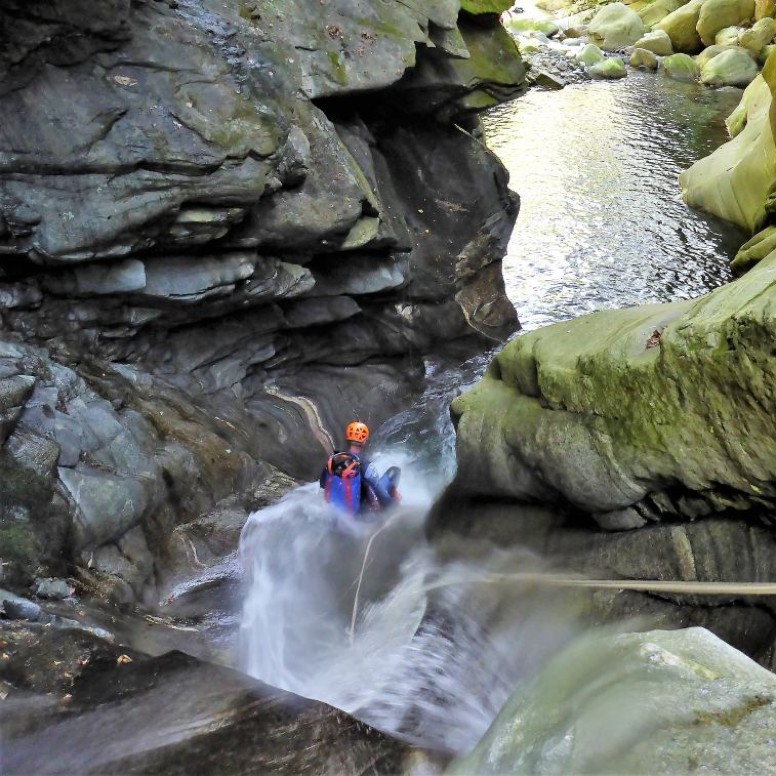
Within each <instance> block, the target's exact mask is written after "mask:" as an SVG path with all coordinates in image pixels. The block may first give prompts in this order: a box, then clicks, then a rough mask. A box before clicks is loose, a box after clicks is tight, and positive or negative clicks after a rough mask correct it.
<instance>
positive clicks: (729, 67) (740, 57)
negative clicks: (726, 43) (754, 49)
mask: <svg viewBox="0 0 776 776" xmlns="http://www.w3.org/2000/svg"><path fill="white" fill-rule="evenodd" d="M758 72H759V68H758V67H757V63H756V62H755V61H754V60H753V59H752V57H751V56H749V54H748V53H747V52H746V51H744V50H743V49H741V48H738V49H729V50H728V51H723V52H722V53H721V54H719V55H718V56H716V57H714V58H713V59H710V60H709V61H708V62H707V63H706V64H705V65H704V66H703V68H702V69H701V83H704V84H706V85H707V86H740V87H744V86H748V85H749V84H750V83H752V81H754V79H755V78H756V77H757V74H758Z"/></svg>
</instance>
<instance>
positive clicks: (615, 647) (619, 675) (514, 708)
mask: <svg viewBox="0 0 776 776" xmlns="http://www.w3.org/2000/svg"><path fill="white" fill-rule="evenodd" d="M774 738H776V678H774V676H773V674H771V673H770V672H768V671H766V670H765V669H764V668H761V667H760V666H758V665H757V664H755V663H754V662H752V661H751V660H749V659H748V658H747V657H745V656H744V655H742V654H741V653H740V652H738V651H737V650H735V649H733V648H732V647H730V646H729V645H728V644H726V643H725V642H724V641H722V640H720V639H718V638H717V637H715V636H713V635H712V634H711V633H709V632H708V631H706V630H704V629H702V628H690V629H686V630H677V631H659V630H658V631H648V632H645V633H622V634H611V633H592V634H590V635H588V636H584V637H580V638H579V639H577V640H576V641H574V642H572V643H571V644H570V645H569V646H568V647H567V648H566V649H564V650H562V651H561V652H560V653H558V654H556V655H553V656H552V657H551V658H550V659H549V661H548V662H547V664H546V665H545V666H544V667H543V668H542V669H541V670H540V671H539V673H538V675H537V676H535V677H534V678H533V679H531V680H529V681H528V682H526V683H525V684H524V685H522V686H521V687H520V688H518V689H517V690H516V691H515V692H514V694H513V695H512V697H511V698H510V699H509V700H508V701H507V703H506V705H505V706H504V707H503V708H502V710H501V711H500V712H499V714H498V716H497V717H496V719H495V721H494V722H493V724H492V725H491V727H490V729H489V731H488V732H487V733H486V735H485V736H484V737H483V739H482V740H481V741H480V743H479V744H478V745H477V746H476V747H475V749H474V751H473V752H472V753H471V754H470V755H468V756H467V757H465V758H462V759H461V760H458V761H456V762H454V763H453V764H452V766H451V767H450V768H449V771H448V772H449V773H451V774H462V775H463V774H469V773H478V774H502V773H526V774H527V773H545V772H555V773H650V774H676V773H686V772H688V771H692V770H695V769H696V768H697V769H698V770H700V771H702V772H703V771H708V772H713V773H763V774H774V773H776V759H774V757H773V740H774Z"/></svg>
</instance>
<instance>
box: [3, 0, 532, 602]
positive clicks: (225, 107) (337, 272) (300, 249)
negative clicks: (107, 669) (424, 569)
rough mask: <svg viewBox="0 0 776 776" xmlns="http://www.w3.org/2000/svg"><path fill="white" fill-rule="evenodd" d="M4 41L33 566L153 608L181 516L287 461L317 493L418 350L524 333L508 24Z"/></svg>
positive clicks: (370, 22)
mask: <svg viewBox="0 0 776 776" xmlns="http://www.w3.org/2000/svg"><path fill="white" fill-rule="evenodd" d="M0 33H2V34H0V40H2V41H3V43H2V44H0V112H1V113H2V115H3V117H4V119H3V122H2V126H0V442H3V443H4V444H3V447H2V450H0V459H1V460H0V465H2V466H5V467H6V468H7V469H8V471H9V472H10V471H13V472H15V473H16V474H14V477H15V479H14V482H16V483H17V484H16V485H14V486H13V487H10V486H9V488H8V493H9V497H8V499H7V503H8V509H7V510H6V511H5V512H3V514H2V515H0V536H1V537H5V536H6V535H7V536H9V537H12V538H13V539H14V541H13V542H9V543H8V545H7V546H9V547H13V548H14V549H13V552H11V553H10V555H9V557H12V558H13V561H12V562H13V563H14V564H16V565H15V566H14V568H15V569H17V572H18V574H19V578H20V579H26V577H25V574H27V575H29V574H30V573H33V572H34V565H31V564H34V563H40V562H46V561H47V560H48V561H49V562H53V559H54V558H56V559H58V560H57V562H59V563H65V564H67V563H72V562H75V564H76V566H77V567H78V568H79V569H80V571H79V573H80V574H81V575H82V582H83V584H85V585H90V586H93V587H94V588H95V589H101V590H105V589H107V590H108V591H109V593H108V594H109V595H110V596H111V597H113V598H115V599H117V600H121V601H130V600H132V599H133V598H137V597H140V598H143V597H148V596H151V597H152V596H153V594H154V584H155V583H154V580H155V579H157V578H161V576H163V574H161V569H160V566H159V564H163V563H164V561H163V559H162V558H161V555H163V554H164V553H163V551H162V549H161V548H163V547H165V546H166V542H167V537H168V536H169V534H170V532H171V531H172V530H173V529H174V528H175V526H176V525H178V524H180V523H182V522H186V521H189V520H194V519H196V518H198V517H199V516H201V515H202V514H204V513H206V512H208V510H210V509H212V508H213V507H214V505H216V504H217V503H219V502H220V501H222V500H223V499H225V498H227V497H230V496H236V497H237V499H238V501H239V502H240V503H239V504H238V505H237V507H238V508H239V509H242V508H244V507H245V506H246V504H247V503H248V502H249V501H250V494H251V493H252V492H254V491H255V490H256V488H260V487H268V486H269V484H270V483H271V482H272V481H274V478H276V475H277V471H276V470H279V471H280V472H283V473H284V474H285V476H286V477H289V476H290V477H293V478H301V479H309V478H312V477H314V476H315V475H316V473H317V469H318V467H319V466H320V461H321V460H322V459H323V457H324V456H325V454H326V453H327V452H328V451H329V450H330V449H331V447H332V446H333V445H334V444H335V443H336V442H338V441H339V440H338V439H337V437H338V435H339V430H340V428H342V426H343V424H344V423H345V422H346V421H347V420H350V417H349V416H350V414H351V413H352V412H353V411H356V412H357V413H358V414H359V415H360V416H361V417H363V418H365V419H367V420H368V421H369V422H370V423H372V424H373V425H374V424H379V423H380V422H381V421H382V420H383V419H384V418H386V417H387V416H389V415H390V414H392V413H393V412H395V411H396V410H397V409H398V408H400V407H402V406H404V405H405V404H406V402H407V401H408V400H409V399H410V398H411V397H412V396H413V395H414V394H415V393H416V392H417V390H418V389H419V387H420V384H421V380H422V375H423V365H422V354H424V353H430V352H433V351H435V350H437V349H439V348H441V347H443V346H444V344H445V343H447V342H448V341H450V340H455V339H462V340H464V341H466V340H472V341H473V342H475V341H478V340H483V339H484V340H488V341H490V340H499V339H501V338H503V337H504V336H506V335H507V334H509V333H511V332H512V331H513V330H514V328H515V327H516V326H517V320H516V317H515V313H514V310H513V309H512V308H511V305H510V304H509V303H508V302H507V300H506V298H505V296H504V294H503V281H502V279H501V274H500V260H501V257H502V255H503V253H504V250H505V247H506V241H507V239H508V236H509V233H510V231H511V228H512V225H513V223H514V219H515V217H516V214H517V199H516V197H515V195H513V194H512V193H511V192H509V190H508V188H507V178H506V173H505V171H504V169H503V168H502V166H501V165H500V163H499V162H498V160H497V159H496V158H495V157H494V156H493V155H492V154H490V153H489V152H488V151H487V149H486V148H485V147H484V146H483V145H482V144H481V142H480V141H479V140H478V139H476V137H475V136H474V135H473V134H471V133H469V132H468V131H466V130H464V129H461V127H469V128H472V129H476V119H475V118H474V114H475V113H476V111H478V110H481V109H482V108H484V107H487V106H488V105H491V104H494V102H496V101H498V100H502V99H506V98H509V97H512V96H515V95H517V94H519V93H520V92H521V91H522V90H523V89H524V88H525V83H524V67H523V65H522V62H521V61H520V57H519V55H518V54H517V51H516V49H515V47H514V44H513V43H512V41H511V40H510V39H509V38H508V36H506V34H505V33H504V32H503V30H501V28H500V27H498V25H497V22H496V17H495V16H492V17H490V16H482V17H477V18H476V19H475V17H473V16H471V15H470V14H468V13H465V12H461V11H460V3H459V1H458V0H414V1H413V2H406V3H384V2H377V1H376V0H331V2H328V3H326V4H319V3H308V2H302V0H293V1H289V2H288V3H282V4H279V3H275V2H262V3H250V2H249V3H243V2H237V0H226V2H223V1H221V0H219V1H218V2H217V1H216V0H206V2H204V3H203V2H193V0H177V2H159V1H158V0H137V2H132V3H130V2H129V0H111V1H110V2H106V3H101V4H100V6H99V8H98V9H97V8H95V7H93V4H92V3H86V2H83V1H82V0H55V2H46V3H43V2H33V3H28V2H26V3H23V2H21V0H10V2H8V3H4V4H3V7H2V8H1V9H0ZM5 33H7V34H5ZM313 100H314V102H313ZM475 134H477V133H476V132H475ZM22 342H23V343H24V344H23V345H22V344H21V343H22ZM11 479H13V478H11ZM11 479H8V478H6V481H7V482H10V481H11ZM31 481H34V482H36V483H38V487H36V488H33V489H32V490H33V491H34V492H35V494H36V495H35V499H33V501H34V504H35V505H36V507H35V508H32V503H33V502H32V501H31V500H30V499H31V498H32V497H31V496H30V495H29V493H30V488H29V483H30V482H31ZM25 494H27V495H25ZM39 502H40V503H39ZM44 505H45V508H44ZM14 515H26V516H29V517H28V518H27V517H25V518H24V519H20V520H17V519H16V517H14ZM35 515H56V516H57V517H56V519H46V520H43V519H42V518H41V519H38V518H36V517H35ZM43 526H47V527H46V528H43ZM2 532H7V533H2ZM7 554H8V553H4V555H3V560H5V556H6V555H7ZM54 565H56V564H54ZM28 567H29V568H30V570H29V571H25V569H27V568H28ZM44 570H45V569H44ZM15 573H16V572H15ZM36 573H38V575H40V573H41V571H38V572H36ZM50 573H52V574H57V575H60V574H62V573H64V572H63V569H61V568H52V569H51V571H50ZM111 580H112V581H111Z"/></svg>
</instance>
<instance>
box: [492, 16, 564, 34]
mask: <svg viewBox="0 0 776 776" xmlns="http://www.w3.org/2000/svg"><path fill="white" fill-rule="evenodd" d="M504 27H506V29H508V30H509V31H510V32H512V33H516V34H520V33H530V32H541V33H543V34H544V35H546V36H547V37H548V38H552V37H554V36H555V35H557V34H558V32H559V29H560V28H559V27H558V25H557V24H555V22H552V21H550V20H549V19H522V18H520V17H519V16H514V17H512V18H510V19H508V20H507V21H506V22H505V23H504Z"/></svg>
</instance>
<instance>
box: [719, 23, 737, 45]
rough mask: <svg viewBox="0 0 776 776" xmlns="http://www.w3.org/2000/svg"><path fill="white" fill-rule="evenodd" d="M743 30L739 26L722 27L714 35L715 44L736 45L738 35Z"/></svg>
mask: <svg viewBox="0 0 776 776" xmlns="http://www.w3.org/2000/svg"><path fill="white" fill-rule="evenodd" d="M742 32H743V30H742V28H741V27H723V28H722V29H721V30H720V31H719V32H718V33H717V34H716V35H715V36H714V44H713V45H715V46H737V45H738V36H739V35H740V34H741V33H742Z"/></svg>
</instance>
